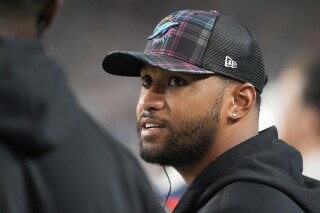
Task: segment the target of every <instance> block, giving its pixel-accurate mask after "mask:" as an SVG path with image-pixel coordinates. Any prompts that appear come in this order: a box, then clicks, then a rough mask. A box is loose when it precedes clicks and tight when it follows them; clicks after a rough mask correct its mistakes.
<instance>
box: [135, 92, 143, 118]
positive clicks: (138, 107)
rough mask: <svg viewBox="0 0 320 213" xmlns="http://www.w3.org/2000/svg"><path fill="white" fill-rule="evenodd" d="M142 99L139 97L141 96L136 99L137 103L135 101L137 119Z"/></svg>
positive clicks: (140, 111) (140, 110)
mask: <svg viewBox="0 0 320 213" xmlns="http://www.w3.org/2000/svg"><path fill="white" fill-rule="evenodd" d="M141 104H142V99H141V96H140V97H139V100H138V103H137V106H136V116H137V119H139V117H140V115H141V113H142V106H141Z"/></svg>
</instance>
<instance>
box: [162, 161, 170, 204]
mask: <svg viewBox="0 0 320 213" xmlns="http://www.w3.org/2000/svg"><path fill="white" fill-rule="evenodd" d="M163 170H164V173H166V176H167V178H168V181H169V192H168V194H167V197H166V199H165V201H164V204H163V208H165V207H166V204H167V201H168V198H169V196H170V193H171V181H170V178H169V175H168V173H167V170H166V167H165V166H163Z"/></svg>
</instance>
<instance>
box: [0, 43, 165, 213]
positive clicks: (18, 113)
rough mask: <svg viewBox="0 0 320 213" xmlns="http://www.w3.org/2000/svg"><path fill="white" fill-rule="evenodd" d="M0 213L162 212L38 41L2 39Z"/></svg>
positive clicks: (140, 173) (132, 162) (130, 158)
mask: <svg viewBox="0 0 320 213" xmlns="http://www.w3.org/2000/svg"><path fill="white" fill-rule="evenodd" d="M0 212H1V213H31V212H32V213H35V212H41V213H47V212H56V213H64V212H65V213H78V212H90V213H94V212H112V213H115V212H118V213H120V212H121V213H127V212H136V213H142V212H145V213H147V212H148V213H149V212H162V208H161V205H160V203H158V199H157V198H156V196H155V194H154V192H153V189H152V188H151V186H150V185H149V182H148V180H147V178H146V177H145V175H144V173H143V171H142V169H141V167H140V165H139V164H138V162H137V161H136V159H134V157H133V156H132V155H131V154H130V153H129V152H128V151H127V150H126V149H125V148H123V147H122V146H121V145H120V144H119V143H118V142H117V141H115V140H114V139H113V138H112V137H111V136H110V135H109V134H108V133H105V132H104V131H102V130H101V129H100V128H99V127H98V126H97V125H96V124H95V123H94V122H93V121H92V120H91V118H90V117H88V116H87V114H86V113H85V112H84V111H83V110H82V109H81V108H80V107H79V106H78V104H77V102H76V100H75V98H74V97H73V95H72V94H71V92H70V90H69V88H68V86H67V84H66V81H65V77H64V74H63V72H62V70H61V69H60V68H59V66H58V65H57V64H56V63H55V62H54V61H53V60H52V59H51V58H50V57H48V56H47V55H46V53H45V51H44V49H43V47H42V45H41V44H40V43H39V42H38V41H37V40H24V39H17V38H11V39H8V38H7V39H4V38H0Z"/></svg>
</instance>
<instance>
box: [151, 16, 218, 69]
mask: <svg viewBox="0 0 320 213" xmlns="http://www.w3.org/2000/svg"><path fill="white" fill-rule="evenodd" d="M216 16H217V14H215V13H210V14H209V15H208V13H203V12H201V11H190V10H184V11H178V12H176V13H173V14H172V15H171V16H168V17H169V19H170V20H174V21H176V22H179V23H180V24H179V25H178V26H175V27H173V28H172V29H173V30H171V31H168V32H167V34H165V35H163V36H162V37H161V38H159V37H156V38H154V39H152V40H150V41H149V42H148V44H147V47H146V49H145V53H146V54H152V55H155V54H160V55H166V56H169V57H173V58H176V59H180V60H182V61H184V62H187V63H190V64H193V65H196V66H201V62H202V58H203V54H204V51H205V49H206V45H207V42H208V40H209V37H210V34H211V31H212V28H213V26H214V22H215V20H216ZM168 17H166V19H168ZM159 25H161V22H160V24H158V26H159Z"/></svg>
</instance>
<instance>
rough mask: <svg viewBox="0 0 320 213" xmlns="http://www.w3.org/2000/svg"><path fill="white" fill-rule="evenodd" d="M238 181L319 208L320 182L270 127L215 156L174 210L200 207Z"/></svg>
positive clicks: (310, 208) (305, 206) (311, 208)
mask: <svg viewBox="0 0 320 213" xmlns="http://www.w3.org/2000/svg"><path fill="white" fill-rule="evenodd" d="M237 181H249V182H256V183H261V184H264V185H267V186H270V187H272V188H275V189H277V190H279V191H282V192H283V193H285V194H286V195H287V196H289V197H290V198H291V199H292V200H294V201H295V202H296V203H297V204H298V205H299V206H300V207H301V208H302V209H304V210H305V211H306V212H318V211H319V209H320V202H319V198H320V182H319V181H317V180H314V179H311V178H308V177H305V176H303V175H302V157H301V155H300V153H299V152H298V151H297V150H296V149H294V148H293V147H291V146H289V145H288V144H287V143H285V142H283V141H281V140H279V139H278V134H277V130H276V128H275V127H271V128H269V129H267V130H264V131H262V132H260V133H259V134H258V135H257V136H255V137H253V138H251V139H248V140H247V141H245V142H243V143H241V144H239V145H237V146H235V147H233V148H232V149H230V150H228V151H227V152H225V153H224V154H223V155H221V156H219V157H218V158H217V159H216V160H214V161H213V162H212V163H211V164H210V165H209V166H208V167H207V168H206V169H205V170H203V172H202V173H201V174H200V175H199V176H198V177H197V178H196V179H195V180H194V181H193V183H192V184H191V185H190V187H189V189H188V190H187V192H186V193H185V195H184V196H183V197H182V198H181V202H183V205H179V204H180V203H179V204H178V206H177V208H176V209H175V210H177V211H176V212H184V211H183V210H182V209H181V208H183V209H184V210H187V209H188V208H189V209H199V208H200V207H201V206H203V205H205V203H207V202H208V201H209V200H210V199H211V198H212V197H213V196H214V195H215V194H216V193H217V192H219V191H220V189H222V188H223V187H225V186H227V185H229V184H231V183H233V182H237ZM195 199H196V200H195ZM195 204H196V205H195ZM181 210H182V211H181Z"/></svg>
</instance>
